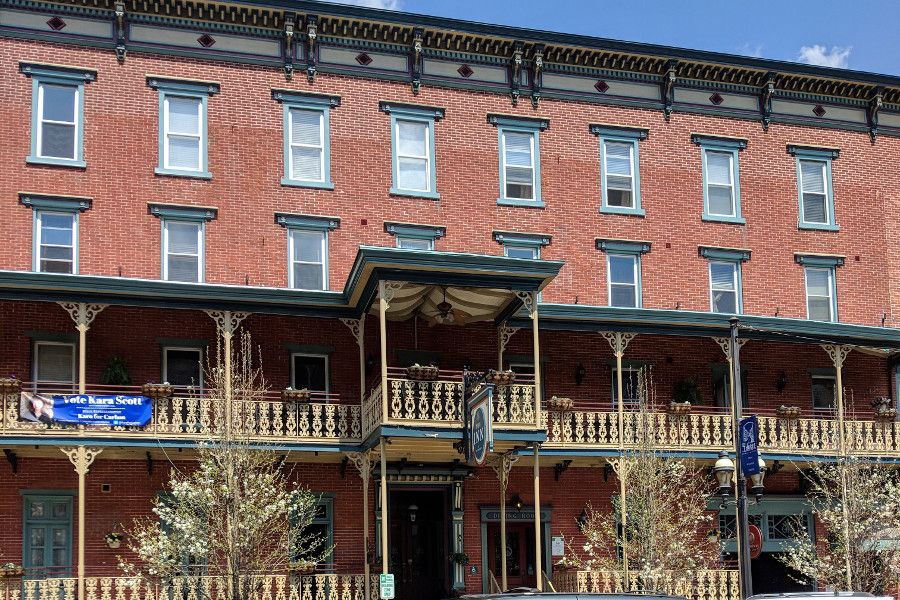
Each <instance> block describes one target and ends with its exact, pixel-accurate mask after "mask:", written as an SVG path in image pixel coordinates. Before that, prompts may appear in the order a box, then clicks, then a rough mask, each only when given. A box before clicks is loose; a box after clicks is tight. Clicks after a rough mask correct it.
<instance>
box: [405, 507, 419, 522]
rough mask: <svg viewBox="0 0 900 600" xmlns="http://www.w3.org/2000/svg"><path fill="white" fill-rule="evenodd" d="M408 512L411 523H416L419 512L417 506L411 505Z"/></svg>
mask: <svg viewBox="0 0 900 600" xmlns="http://www.w3.org/2000/svg"><path fill="white" fill-rule="evenodd" d="M407 510H409V522H410V523H415V522H416V513H417V512H418V511H419V507H418V506H416V505H415V504H410V505H409V508H408V509H407Z"/></svg>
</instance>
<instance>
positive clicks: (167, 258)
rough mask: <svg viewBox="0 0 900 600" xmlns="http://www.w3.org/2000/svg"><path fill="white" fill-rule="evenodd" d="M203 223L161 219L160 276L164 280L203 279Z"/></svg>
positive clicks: (194, 280) (195, 280)
mask: <svg viewBox="0 0 900 600" xmlns="http://www.w3.org/2000/svg"><path fill="white" fill-rule="evenodd" d="M204 230H205V227H204V224H203V223H196V222H193V221H176V220H172V219H163V222H162V231H163V244H162V247H163V253H162V264H163V272H162V278H163V279H164V280H166V281H185V282H194V283H199V282H202V281H203V253H204V252H203V245H204V240H203V238H204V235H203V234H204Z"/></svg>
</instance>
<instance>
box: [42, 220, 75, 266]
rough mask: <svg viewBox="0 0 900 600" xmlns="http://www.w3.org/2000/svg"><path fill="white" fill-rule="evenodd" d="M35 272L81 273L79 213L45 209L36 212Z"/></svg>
mask: <svg viewBox="0 0 900 600" xmlns="http://www.w3.org/2000/svg"><path fill="white" fill-rule="evenodd" d="M34 218H35V232H36V233H37V239H36V240H35V249H36V252H35V263H36V264H35V269H34V270H35V271H40V272H41V273H77V272H78V214H77V213H59V212H50V211H44V210H37V211H35V212H34Z"/></svg>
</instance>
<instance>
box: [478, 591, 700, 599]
mask: <svg viewBox="0 0 900 600" xmlns="http://www.w3.org/2000/svg"><path fill="white" fill-rule="evenodd" d="M516 598H521V599H534V600H541V599H544V598H546V599H547V600H636V599H640V600H685V598H684V597H682V596H667V595H665V594H653V593H650V594H645V593H639V592H634V593H624V592H623V593H617V594H599V593H591V592H538V591H524V590H523V591H518V590H511V591H508V592H506V593H505V594H471V595H466V596H463V597H462V598H461V600H515V599H516Z"/></svg>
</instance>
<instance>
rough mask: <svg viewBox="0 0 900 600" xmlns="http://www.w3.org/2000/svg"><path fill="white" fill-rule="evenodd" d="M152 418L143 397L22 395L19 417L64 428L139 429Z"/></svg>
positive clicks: (147, 403) (150, 408)
mask: <svg viewBox="0 0 900 600" xmlns="http://www.w3.org/2000/svg"><path fill="white" fill-rule="evenodd" d="M152 416H153V401H152V400H151V399H150V398H148V397H147V396H112V395H104V396H95V395H92V394H78V395H72V396H63V395H52V396H51V395H45V394H29V393H27V392H22V399H21V402H20V404H19V417H20V418H21V419H22V420H24V421H35V422H41V423H47V424H53V423H59V424H66V425H106V426H111V427H116V426H118V427H143V426H145V425H146V424H147V423H149V422H150V419H151V417H152Z"/></svg>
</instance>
